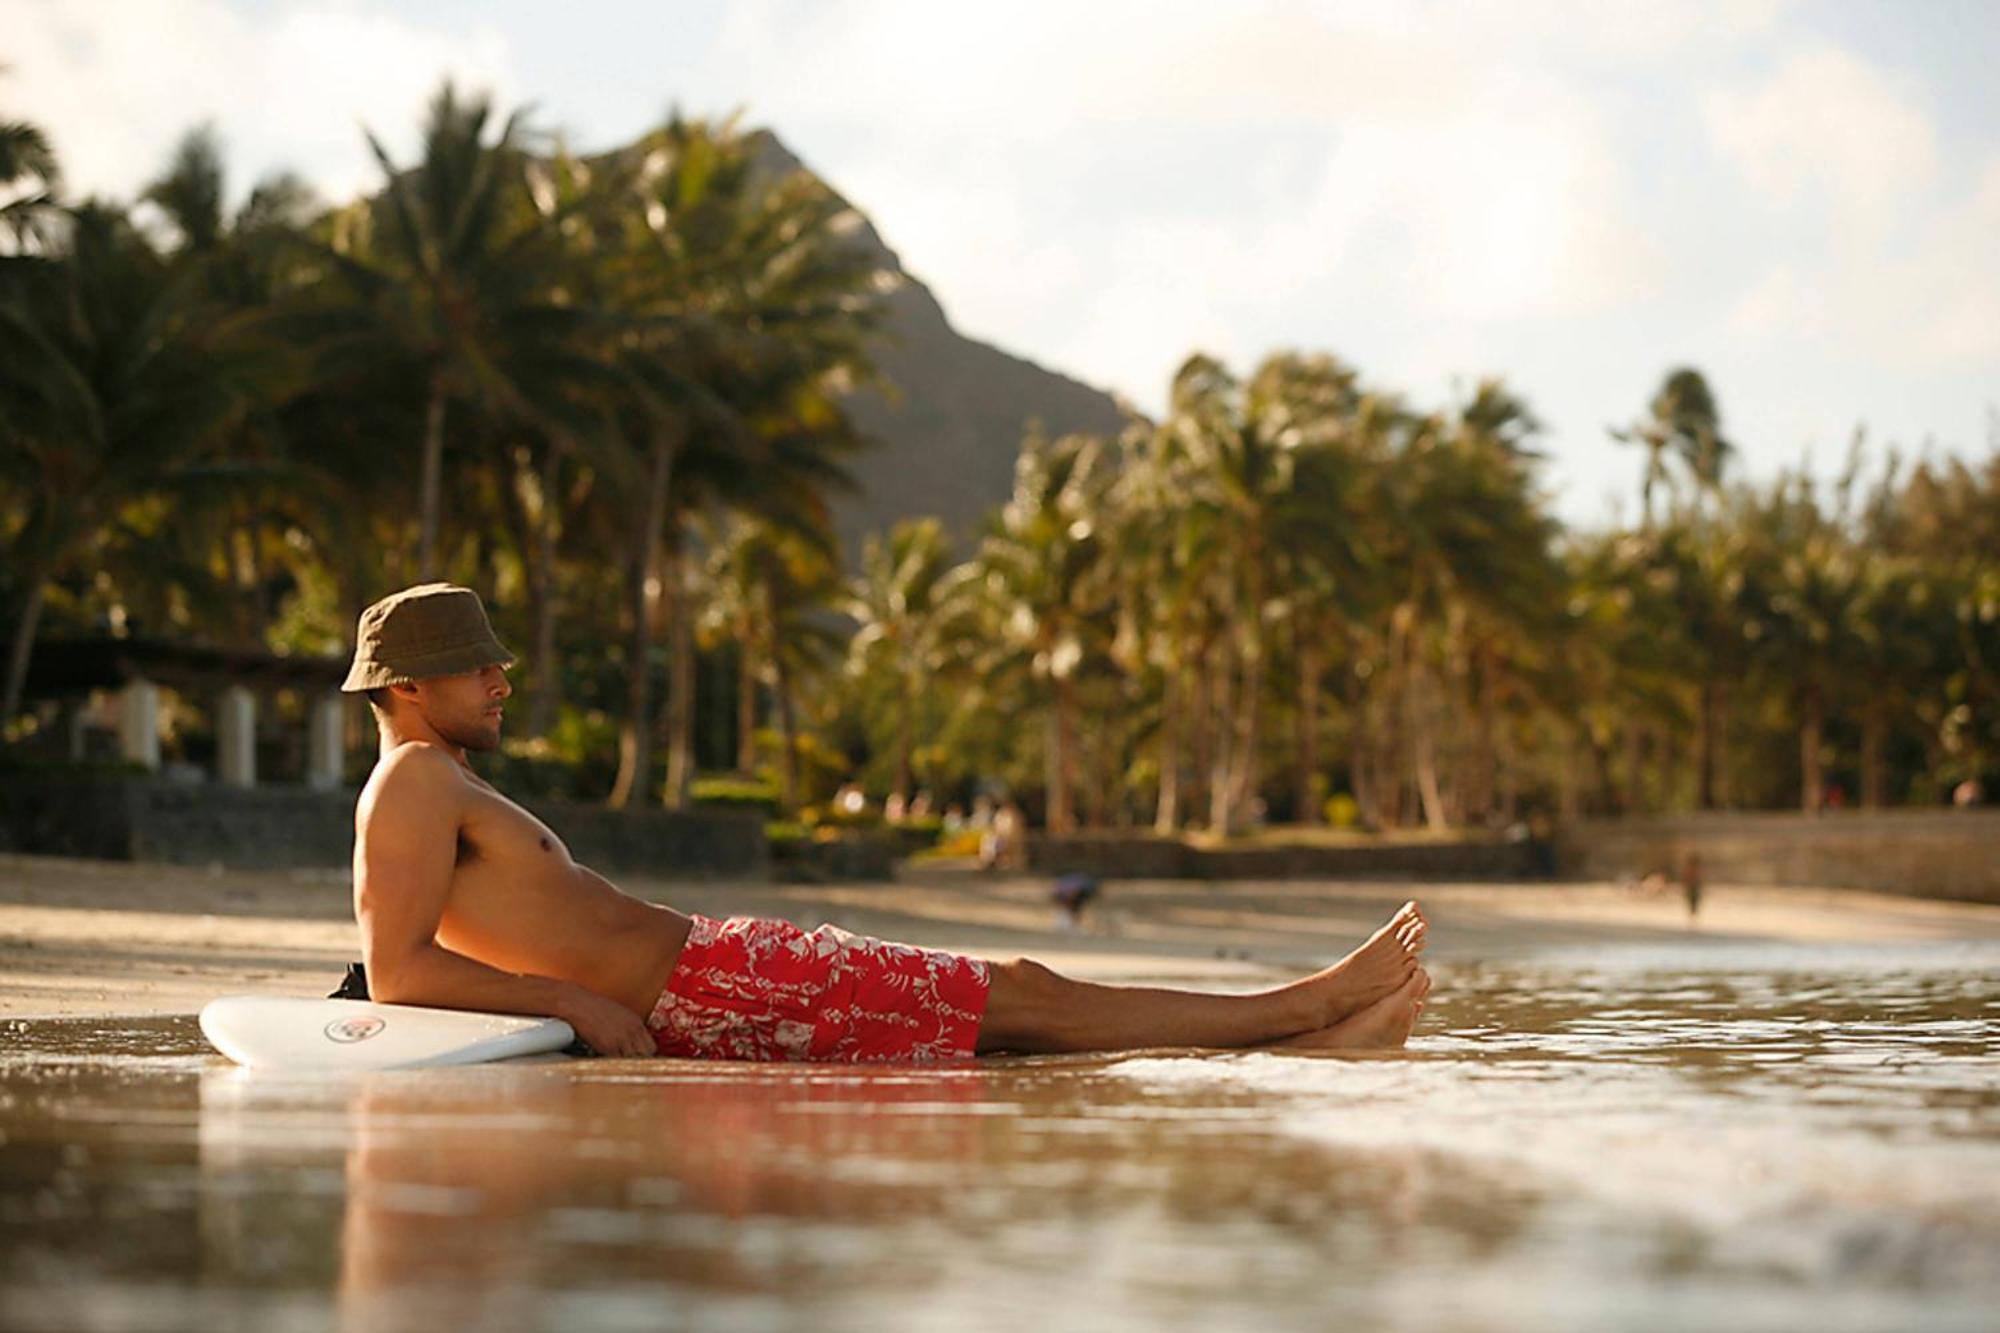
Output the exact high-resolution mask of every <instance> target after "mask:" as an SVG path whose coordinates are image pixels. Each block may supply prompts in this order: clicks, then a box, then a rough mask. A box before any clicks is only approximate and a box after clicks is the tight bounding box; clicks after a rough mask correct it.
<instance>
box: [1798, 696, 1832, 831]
mask: <svg viewBox="0 0 2000 1333" xmlns="http://www.w3.org/2000/svg"><path fill="white" fill-rule="evenodd" d="M1825 712H1826V701H1825V698H1824V696H1823V695H1822V694H1821V692H1820V688H1819V686H1818V685H1807V686H1806V687H1805V690H1804V691H1803V692H1802V694H1801V696H1800V699H1799V713H1800V716H1799V808H1800V809H1802V810H1804V811H1805V812H1806V813H1807V814H1809V815H1816V814H1818V813H1819V811H1820V808H1821V807H1822V806H1823V805H1825V803H1826V771H1825V768H1824V766H1823V765H1822V763H1821V762H1820V741H1821V733H1822V732H1823V731H1824V730H1825V724H1826V718H1825Z"/></svg>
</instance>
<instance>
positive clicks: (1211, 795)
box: [1208, 622, 1236, 837]
mask: <svg viewBox="0 0 2000 1333" xmlns="http://www.w3.org/2000/svg"><path fill="white" fill-rule="evenodd" d="M1225 623H1226V622H1225ZM1215 651H1216V655H1217V656H1218V657H1219V658H1220V659H1221V660H1220V661H1219V662H1218V663H1217V667H1216V671H1215V673H1214V675H1213V676H1212V677H1211V679H1210V688H1211V689H1212V690H1213V691H1214V698H1213V700H1212V701H1211V702H1210V704H1209V718H1210V728H1211V731H1212V732H1213V739H1214V749H1213V753H1211V754H1210V756H1209V772H1208V829H1209V832H1211V833H1216V834H1220V835H1222V836H1224V837H1227V836H1228V835H1229V834H1230V833H1231V832H1233V831H1234V828H1235V824H1234V822H1233V820H1232V819H1231V817H1230V816H1231V814H1232V811H1231V810H1230V796H1231V792H1230V785H1229V784H1230V775H1231V774H1232V773H1233V772H1234V771H1235V767H1236V765H1235V756H1234V754H1233V753H1232V751H1233V749H1234V745H1235V740H1236V734H1235V733H1236V728H1235V718H1236V698H1235V693H1234V692H1235V688H1236V636H1235V635H1234V634H1232V633H1229V632H1227V631H1225V632H1224V633H1223V634H1222V635H1221V636H1220V641H1219V642H1218V643H1217V645H1216V649H1215Z"/></svg>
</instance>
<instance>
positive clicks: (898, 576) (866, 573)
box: [846, 518, 951, 801]
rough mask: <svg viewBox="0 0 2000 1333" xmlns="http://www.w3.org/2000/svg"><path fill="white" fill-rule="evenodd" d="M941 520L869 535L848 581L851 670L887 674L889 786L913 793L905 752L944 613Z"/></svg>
mask: <svg viewBox="0 0 2000 1333" xmlns="http://www.w3.org/2000/svg"><path fill="white" fill-rule="evenodd" d="M950 559H951V552H950V548H949V547H948V545H947V544H946V542H945V536H944V525H943V524H942V523H940V522H939V521H938V520H937V519H934V518H927V519H921V520H914V521H906V522H902V523H898V524H897V525H896V526H895V527H894V528H892V529H891V530H890V532H889V535H888V539H887V540H886V541H885V540H883V539H882V538H880V537H870V538H869V539H868V542H867V545H866V547H865V548H864V550H863V552H862V557H861V575H860V577H859V578H857V579H855V580H853V581H852V583H851V584H850V585H849V596H848V600H847V603H846V611H847V613H848V614H849V615H850V616H852V617H854V619H855V620H856V621H857V622H858V623H859V626H860V628H859V629H858V630H857V632H856V633H855V636H854V639H853V642H852V643H851V644H850V645H849V647H848V652H849V660H850V662H851V663H852V664H853V667H854V669H855V671H856V673H857V674H861V673H874V674H878V675H879V676H881V677H882V678H884V679H886V680H887V681H888V682H889V684H890V689H891V691H892V694H893V698H894V714H895V724H894V730H895V734H894V752H895V756H896V769H895V785H894V788H893V790H894V792H895V793H896V795H897V796H898V797H900V798H901V799H902V800H904V801H907V800H908V799H909V798H910V797H911V796H912V795H913V791H912V785H913V782H912V764H911V754H912V752H913V751H914V750H915V748H916V722H917V717H918V713H919V710H920V706H921V702H922V699H923V696H924V694H925V692H926V691H927V690H928V689H929V687H930V682H931V681H932V679H933V678H934V677H935V675H936V673H937V671H938V670H939V668H940V665H941V663H940V660H939V659H940V656H941V652H942V645H941V630H942V627H943V616H942V614H941V609H940V606H939V603H938V590H939V584H940V582H941V581H942V580H943V578H944V576H945V574H946V573H947V571H948V570H949V568H950Z"/></svg>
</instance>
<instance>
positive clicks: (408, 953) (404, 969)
mask: <svg viewBox="0 0 2000 1333" xmlns="http://www.w3.org/2000/svg"><path fill="white" fill-rule="evenodd" d="M420 953H421V950H418V949H383V948H376V947H372V946H370V945H367V944H364V945H363V946H362V949H361V962H362V966H363V967H365V968H366V969H367V971H368V998H369V999H371V1000H374V1001H376V1002H377V1003H379V1004H416V1003H419V1002H420V1001H419V1000H418V999H417V995H416V993H417V990H418V989H419V987H418V982H417V977H416V974H417V972H418V971H420V966H419V954H420Z"/></svg>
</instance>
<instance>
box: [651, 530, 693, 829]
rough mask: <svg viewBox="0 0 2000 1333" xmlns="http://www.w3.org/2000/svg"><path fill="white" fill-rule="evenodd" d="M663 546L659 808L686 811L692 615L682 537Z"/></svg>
mask: <svg viewBox="0 0 2000 1333" xmlns="http://www.w3.org/2000/svg"><path fill="white" fill-rule="evenodd" d="M675 526H676V527H678V524H676V525H675ZM665 546H666V550H665V555H664V559H663V560H662V562H661V563H662V565H663V567H664V569H665V572H666V585H667V785H666V789H665V790H664V791H662V792H661V793H660V803H661V804H662V805H664V806H666V808H667V809H669V810H685V809H687V805H688V799H689V797H690V796H691V795H692V794H693V791H694V767H695V765H694V704H695V698H694V690H695V670H694V669H695V651H694V615H693V608H692V607H691V606H689V605H688V602H689V600H690V593H689V589H688V582H687V568H686V566H687V561H686V559H685V558H684V556H683V554H682V552H681V538H680V533H679V532H678V531H675V532H670V533H668V534H667V539H666V542H665Z"/></svg>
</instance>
